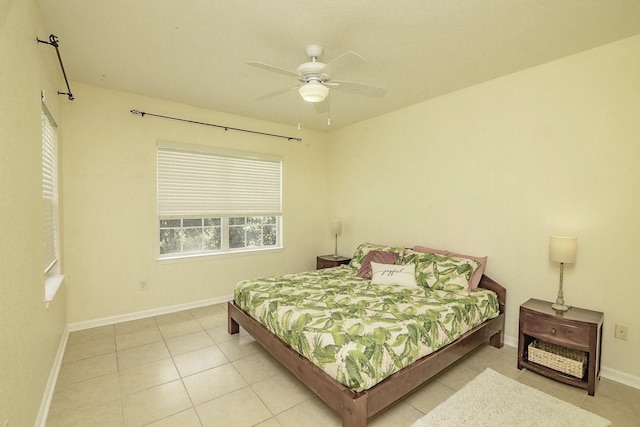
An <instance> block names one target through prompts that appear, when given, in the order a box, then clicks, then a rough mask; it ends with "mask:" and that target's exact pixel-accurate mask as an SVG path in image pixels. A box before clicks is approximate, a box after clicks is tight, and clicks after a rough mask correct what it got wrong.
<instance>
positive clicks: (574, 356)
mask: <svg viewBox="0 0 640 427" xmlns="http://www.w3.org/2000/svg"><path fill="white" fill-rule="evenodd" d="M528 359H529V361H531V362H534V363H537V364H539V365H542V366H546V367H547V368H551V369H555V370H556V371H560V372H563V373H565V374H569V375H572V376H574V377H577V378H582V377H584V371H585V369H586V368H587V353H585V352H584V351H580V350H572V349H570V348H566V347H562V346H559V345H555V344H551V343H548V342H545V341H541V340H534V341H533V342H532V343H531V344H529V357H528Z"/></svg>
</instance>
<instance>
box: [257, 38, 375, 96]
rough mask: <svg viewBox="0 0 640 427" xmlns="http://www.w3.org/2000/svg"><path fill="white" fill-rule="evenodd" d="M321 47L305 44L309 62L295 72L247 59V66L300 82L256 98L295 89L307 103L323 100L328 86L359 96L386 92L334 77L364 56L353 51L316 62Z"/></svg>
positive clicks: (321, 50) (354, 64)
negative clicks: (289, 77)
mask: <svg viewBox="0 0 640 427" xmlns="http://www.w3.org/2000/svg"><path fill="white" fill-rule="evenodd" d="M322 53H323V48H322V46H318V45H309V46H307V47H306V54H307V56H308V57H309V58H310V59H311V62H305V63H304V64H300V65H299V66H298V68H296V71H289V70H286V69H284V68H280V67H276V66H274V65H269V64H263V63H261V62H248V63H247V64H248V65H251V66H254V67H258V68H262V69H264V70H268V71H273V72H276V73H279V74H284V75H286V76H291V77H294V78H296V79H297V80H298V81H299V82H300V83H301V84H299V85H296V86H293V87H288V88H285V89H281V90H278V91H276V92H272V93H269V94H267V95H264V96H261V97H260V98H258V100H262V99H267V98H272V97H274V96H278V95H282V94H284V93H287V92H289V91H290V90H293V89H296V88H297V89H298V92H299V93H300V95H301V96H302V98H303V99H304V100H305V101H307V102H322V101H324V100H325V98H326V97H327V95H329V89H336V90H341V91H345V92H351V93H355V94H358V95H365V96H373V97H379V98H380V97H383V96H384V95H385V93H386V92H387V90H386V89H383V88H380V87H376V86H371V85H367V84H364V83H356V82H347V81H340V80H334V77H335V76H336V74H338V73H339V72H344V71H345V70H348V69H350V68H353V67H354V66H357V65H360V64H362V63H364V62H365V59H364V58H363V57H361V56H360V55H358V54H357V53H355V52H351V51H349V52H346V53H343V54H342V55H340V56H338V57H337V58H335V59H333V60H332V61H330V62H328V63H327V64H324V63H322V62H319V61H318V58H319V57H321V56H322Z"/></svg>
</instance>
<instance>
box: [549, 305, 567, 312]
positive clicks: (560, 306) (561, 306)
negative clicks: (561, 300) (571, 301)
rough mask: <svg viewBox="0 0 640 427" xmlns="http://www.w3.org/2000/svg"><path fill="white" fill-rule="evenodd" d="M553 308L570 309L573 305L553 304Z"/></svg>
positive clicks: (559, 309)
mask: <svg viewBox="0 0 640 427" xmlns="http://www.w3.org/2000/svg"><path fill="white" fill-rule="evenodd" d="M551 308H553V309H554V310H555V311H568V310H569V309H570V308H571V306H568V305H564V304H551Z"/></svg>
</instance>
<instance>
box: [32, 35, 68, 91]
mask: <svg viewBox="0 0 640 427" xmlns="http://www.w3.org/2000/svg"><path fill="white" fill-rule="evenodd" d="M36 40H38V43H44V44H48V45H49V46H53V47H54V48H55V49H56V54H57V55H58V62H60V69H62V76H63V77H64V82H65V84H66V85H67V91H66V92H62V91H58V95H67V98H69V101H73V100H74V99H75V98H74V97H73V94H72V93H71V88H70V87H69V80H67V73H66V72H65V71H64V65H63V64H62V57H61V56H60V50H58V37H56V36H55V35H54V34H51V35H50V36H49V41H46V40H40V39H39V38H38V37H36Z"/></svg>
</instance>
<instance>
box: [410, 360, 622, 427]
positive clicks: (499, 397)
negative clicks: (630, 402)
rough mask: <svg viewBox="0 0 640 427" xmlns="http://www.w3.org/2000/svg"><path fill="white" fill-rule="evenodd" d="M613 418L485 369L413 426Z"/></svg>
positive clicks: (581, 426)
mask: <svg viewBox="0 0 640 427" xmlns="http://www.w3.org/2000/svg"><path fill="white" fill-rule="evenodd" d="M608 425H611V422H610V421H609V420H607V419H604V418H602V417H600V416H598V415H595V414H592V413H591V412H588V411H585V410H584V409H581V408H578V407H577V406H574V405H571V404H570V403H567V402H564V401H562V400H560V399H556V398H555V397H553V396H549V395H548V394H546V393H543V392H541V391H539V390H536V389H534V388H531V387H529V386H526V385H524V384H520V383H519V382H517V381H515V380H512V379H511V378H507V377H505V376H503V375H500V374H499V373H497V372H496V371H493V370H491V369H486V370H485V371H484V372H482V373H481V374H480V375H478V376H477V377H476V378H474V379H473V380H472V381H470V382H469V383H467V384H466V385H465V386H464V387H462V388H461V389H460V390H458V391H457V392H456V393H455V394H454V395H453V396H451V397H449V398H448V399H447V400H445V401H444V402H442V403H441V404H440V405H438V406H437V407H436V408H435V409H434V410H433V411H431V412H429V413H428V414H427V415H425V416H424V417H422V418H420V419H419V420H418V421H416V422H415V423H414V424H413V426H412V427H421V426H425V427H426V426H429V427H440V426H446V427H457V426H465V427H466V426H545V427H551V426H554V427H555V426H557V427H561V426H562V427H573V426H576V427H592V426H593V427H599V426H608Z"/></svg>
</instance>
